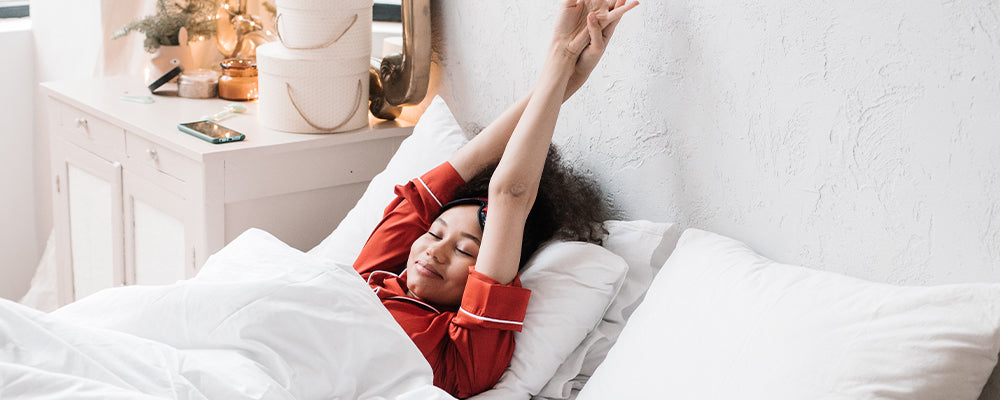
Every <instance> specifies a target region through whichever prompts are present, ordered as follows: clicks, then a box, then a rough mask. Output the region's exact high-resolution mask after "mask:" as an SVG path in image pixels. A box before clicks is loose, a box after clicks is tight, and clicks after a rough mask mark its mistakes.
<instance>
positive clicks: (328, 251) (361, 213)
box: [308, 96, 468, 265]
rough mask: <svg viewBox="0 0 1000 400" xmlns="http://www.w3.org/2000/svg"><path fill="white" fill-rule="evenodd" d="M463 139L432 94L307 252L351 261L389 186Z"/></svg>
mask: <svg viewBox="0 0 1000 400" xmlns="http://www.w3.org/2000/svg"><path fill="white" fill-rule="evenodd" d="M467 141H468V139H467V138H466V137H465V134H464V133H463V132H462V128H461V127H459V126H458V122H457V121H455V117H454V116H453V115H452V114H451V110H449V109H448V105H447V104H445V102H444V100H443V99H441V97H439V96H435V97H434V100H433V101H431V104H430V105H429V106H427V110H425V111H424V113H423V115H421V116H420V120H418V121H417V125H416V126H414V127H413V133H412V134H411V135H410V137H408V138H406V140H403V142H402V143H400V145H399V149H398V150H396V154H394V155H393V156H392V158H391V159H390V160H389V163H388V164H387V165H386V167H385V170H383V171H382V172H380V173H379V174H378V175H375V177H374V178H372V181H371V183H369V184H368V188H367V189H365V193H364V194H363V195H362V196H361V199H359V200H358V203H357V204H356V205H355V206H354V208H352V209H351V211H350V212H348V213H347V215H346V216H345V217H344V219H343V220H341V221H340V224H339V225H337V229H334V230H333V232H331V233H330V235H329V236H327V237H326V238H325V239H323V241H322V242H320V244H318V245H316V247H313V248H312V249H311V250H309V252H308V254H310V255H318V256H322V257H326V258H328V259H331V260H333V261H335V262H338V263H341V264H347V265H353V264H354V260H355V259H356V258H358V254H361V248H362V247H364V245H365V242H366V241H368V236H370V235H371V233H372V230H374V229H375V225H378V222H379V221H380V220H381V219H382V214H383V212H384V211H385V207H386V206H388V205H389V202H391V201H392V199H393V198H394V197H395V194H394V193H393V187H395V186H396V185H401V184H404V183H406V182H407V181H409V180H410V179H413V178H416V177H418V176H420V175H421V174H423V173H424V172H427V171H430V170H431V168H434V167H436V166H438V164H441V163H443V162H445V161H447V160H448V157H450V156H451V154H452V153H454V152H455V151H456V150H458V149H459V148H460V147H462V145H463V144H465V143H466V142H467Z"/></svg>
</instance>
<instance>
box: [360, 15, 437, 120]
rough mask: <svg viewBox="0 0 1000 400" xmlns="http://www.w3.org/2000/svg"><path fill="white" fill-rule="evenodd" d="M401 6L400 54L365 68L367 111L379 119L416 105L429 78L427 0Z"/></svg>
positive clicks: (429, 34)
mask: <svg viewBox="0 0 1000 400" xmlns="http://www.w3.org/2000/svg"><path fill="white" fill-rule="evenodd" d="M401 3H402V5H401V9H400V11H401V14H402V20H403V52H402V53H396V54H390V55H388V56H385V57H384V58H382V59H381V60H379V59H377V58H372V64H371V67H370V69H369V82H370V90H369V99H370V100H371V104H370V106H369V109H370V110H371V112H372V115H374V116H376V117H378V118H382V119H394V118H396V117H398V116H399V114H400V112H402V107H404V106H412V105H417V104H420V102H421V101H422V100H423V99H424V96H426V95H427V86H428V85H429V82H430V76H431V7H430V0H402V2H401Z"/></svg>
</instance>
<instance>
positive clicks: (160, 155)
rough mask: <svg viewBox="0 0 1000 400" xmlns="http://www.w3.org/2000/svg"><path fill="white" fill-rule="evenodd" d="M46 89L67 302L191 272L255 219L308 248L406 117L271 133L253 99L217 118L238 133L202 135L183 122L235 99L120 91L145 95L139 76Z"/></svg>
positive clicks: (391, 144) (356, 190)
mask: <svg viewBox="0 0 1000 400" xmlns="http://www.w3.org/2000/svg"><path fill="white" fill-rule="evenodd" d="M42 87H43V88H44V89H45V93H46V94H47V95H48V96H47V97H48V99H46V100H47V103H46V111H47V112H48V115H47V118H48V119H49V121H50V130H51V135H52V174H53V177H52V184H53V191H54V192H53V193H54V196H53V202H54V207H53V208H54V211H53V212H54V218H53V221H54V225H55V232H56V254H57V257H56V258H57V261H58V265H59V301H60V303H61V304H65V303H68V302H71V301H73V300H75V299H79V298H81V297H83V296H86V295H87V294H90V293H93V292H95V291H97V290H100V289H103V288H106V287H111V286H118V285H127V284H136V283H141V284H164V283H171V282H174V281H176V280H178V279H184V278H187V277H191V276H193V275H194V274H195V273H196V272H197V270H198V268H200V267H201V265H202V264H203V263H204V262H205V259H206V258H207V257H208V256H209V255H210V254H212V253H214V252H215V251H217V250H219V249H220V248H222V246H224V245H225V244H226V243H228V242H229V241H230V240H232V239H233V238H235V237H236V236H238V235H239V234H240V233H242V232H243V231H244V230H246V229H248V228H252V227H257V228H261V229H264V230H266V231H268V232H271V233H272V234H274V235H275V236H277V237H278V238H280V239H282V240H284V241H285V242H286V243H288V244H290V245H292V246H294V247H296V248H298V249H300V250H308V249H309V248H311V247H312V246H314V245H316V244H317V243H319V242H320V241H321V240H322V239H323V238H324V237H325V236H326V235H327V234H329V233H330V232H331V231H332V230H333V228H335V227H336V225H337V223H339V222H340V220H341V219H342V218H343V217H344V215H346V214H347V212H348V211H349V210H350V209H351V207H353V206H354V204H355V203H356V202H357V200H358V198H360V197H361V194H362V193H363V192H364V190H365V187H366V186H367V184H368V182H369V181H370V180H371V178H372V177H374V176H375V174H377V173H378V172H380V171H381V170H382V169H383V168H384V167H385V165H386V163H387V162H388V161H389V158H390V157H392V155H393V153H394V152H395V151H396V149H397V148H398V147H399V144H400V142H401V141H402V140H403V139H404V138H405V137H406V136H407V135H409V134H410V132H411V131H412V124H410V123H407V122H405V121H381V120H377V119H370V123H369V127H368V128H366V129H360V130H358V131H354V132H346V133H338V134H328V135H309V134H293V133H285V132H278V131H274V130H270V129H267V128H264V127H261V126H259V125H258V123H257V118H256V115H257V103H256V102H253V103H244V104H245V105H246V106H247V107H248V111H247V112H246V113H244V114H241V115H238V116H235V117H231V118H229V119H226V120H224V121H222V122H221V124H222V125H225V126H227V127H230V128H233V129H235V130H238V131H240V132H243V133H244V134H246V139H245V140H243V141H240V142H232V143H224V144H210V143H208V142H205V141H202V140H200V139H198V138H195V137H193V136H190V135H188V134H185V133H183V132H181V131H179V130H178V129H177V124H178V123H181V122H190V121H195V120H197V119H199V118H200V117H201V116H203V115H210V114H213V113H215V112H217V111H220V110H222V109H223V107H225V106H226V105H227V104H229V103H230V102H229V101H225V100H221V99H208V100H197V99H184V98H178V97H167V96H153V97H154V99H155V103H153V104H140V103H134V102H128V101H123V100H121V96H123V95H131V96H143V95H148V94H149V92H148V90H147V89H146V88H145V86H144V84H143V81H142V79H141V78H138V77H113V78H101V79H91V80H82V81H70V82H50V83H44V84H42Z"/></svg>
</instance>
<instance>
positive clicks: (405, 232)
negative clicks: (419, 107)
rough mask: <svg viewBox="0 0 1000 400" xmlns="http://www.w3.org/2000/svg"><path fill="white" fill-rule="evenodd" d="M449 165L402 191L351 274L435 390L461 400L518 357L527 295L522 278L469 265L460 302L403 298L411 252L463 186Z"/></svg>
mask: <svg viewBox="0 0 1000 400" xmlns="http://www.w3.org/2000/svg"><path fill="white" fill-rule="evenodd" d="M463 183H464V181H463V180H462V178H461V176H459V175H458V172H456V171H455V168H454V167H452V166H451V164H449V163H447V162H445V163H443V164H441V165H439V166H437V167H436V168H434V169H433V170H431V171H429V172H427V173H426V174H424V175H423V176H421V177H420V178H417V179H413V180H411V181H410V182H408V183H407V184H405V185H399V186H396V199H395V200H393V201H392V203H390V204H389V206H388V207H386V209H385V214H384V216H383V217H382V221H381V222H379V224H378V226H377V227H376V228H375V231H374V232H372V235H371V237H369V238H368V242H367V243H366V244H365V246H364V248H363V249H362V250H361V255H359V256H358V259H357V261H355V262H354V269H355V270H357V271H358V272H359V273H361V276H362V277H363V278H365V279H367V280H368V284H369V285H370V286H371V287H372V290H374V291H375V293H376V294H377V295H378V297H379V299H381V300H382V304H383V305H385V307H386V308H387V309H388V310H389V312H390V313H391V314H392V316H393V317H395V318H396V322H399V325H401V326H402V327H403V330H404V331H406V333H407V334H408V335H409V336H410V339H412V340H413V343H415V344H416V345H417V348H419V349H420V351H421V352H422V353H423V355H424V357H425V358H427V362H428V363H430V365H431V368H433V370H434V385H435V386H437V387H440V388H442V389H444V390H445V391H447V392H448V393H450V394H451V395H452V396H455V397H458V398H465V397H469V396H472V395H474V394H477V393H479V392H482V391H485V390H486V389H489V388H491V387H493V385H494V384H496V382H497V381H498V380H499V379H500V375H501V374H503V372H504V370H506V369H507V365H508V364H509V363H510V358H511V355H512V354H513V353H514V332H515V331H520V330H521V324H522V322H523V321H524V313H525V310H526V309H527V306H528V296H529V294H530V293H531V292H530V291H529V290H528V289H524V288H522V287H521V281H520V278H514V281H513V282H511V283H510V284H509V285H502V284H500V283H499V282H497V281H496V280H494V279H492V278H490V277H489V276H486V275H484V274H481V273H479V272H476V271H475V270H474V268H473V266H469V280H468V282H467V283H466V285H465V292H464V294H463V295H462V303H461V305H460V306H459V307H458V308H442V307H440V306H435V305H432V304H428V303H425V302H423V301H420V300H418V299H415V298H413V297H409V296H407V295H406V291H407V289H406V271H404V270H403V269H404V267H405V266H406V260H407V258H408V256H409V253H410V246H411V245H412V244H413V242H414V241H415V240H417V238H418V237H420V236H421V235H423V234H424V233H426V232H427V230H428V229H430V226H431V223H432V222H434V220H435V219H436V218H437V216H438V214H439V213H440V210H441V206H442V205H444V204H446V203H447V202H448V201H451V200H452V199H451V196H452V191H454V189H455V188H456V187H458V186H459V185H461V184H463Z"/></svg>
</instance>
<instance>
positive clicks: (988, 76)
mask: <svg viewBox="0 0 1000 400" xmlns="http://www.w3.org/2000/svg"><path fill="white" fill-rule="evenodd" d="M556 4H557V2H555V1H545V2H484V1H464V0H438V1H435V2H433V6H432V13H433V19H434V24H435V40H436V44H435V64H434V72H433V75H434V76H433V79H432V90H434V91H435V92H437V93H438V94H440V95H441V96H442V97H444V98H445V100H446V101H447V102H448V104H449V105H450V106H451V107H452V109H453V111H454V112H455V114H456V116H457V118H458V119H459V121H460V122H461V123H462V124H463V126H465V127H466V128H467V130H470V131H474V130H475V129H476V128H477V127H481V126H484V125H485V124H488V123H489V121H491V120H492V119H493V118H494V117H495V116H496V115H498V114H499V113H500V112H501V111H502V110H503V109H504V108H505V107H506V106H507V105H508V104H510V103H511V102H512V101H514V100H515V99H516V98H518V97H519V96H521V95H523V94H524V93H526V92H527V91H528V90H529V89H530V87H531V85H532V84H533V83H534V81H535V79H537V76H538V73H539V70H540V67H541V63H542V59H543V57H544V54H545V51H546V47H547V45H548V39H549V38H550V34H551V27H552V23H553V20H554V16H555V9H556ZM625 18H626V20H625V21H624V22H623V23H622V24H621V25H620V26H619V28H618V31H617V32H616V34H615V37H614V40H613V43H612V45H611V47H610V48H609V50H608V53H607V54H606V56H605V59H604V60H603V61H602V64H601V65H600V66H598V68H597V70H596V71H595V72H594V73H593V75H592V77H591V79H590V81H589V82H588V84H587V86H585V87H584V88H583V89H582V90H581V91H580V92H578V93H577V94H576V95H575V96H574V97H573V98H572V99H570V101H568V102H567V103H566V104H565V105H564V107H563V110H562V112H561V115H560V122H559V124H558V127H557V132H556V138H555V142H556V143H557V145H559V146H561V147H562V149H563V152H564V153H566V154H565V155H566V158H567V159H568V160H571V161H572V162H574V163H575V164H576V165H577V166H578V167H579V168H580V169H581V170H582V171H584V172H585V173H588V174H591V175H592V176H594V177H595V178H596V179H597V180H598V181H599V182H600V183H601V184H602V187H603V189H604V190H605V191H606V193H607V195H608V196H609V198H610V199H611V200H613V203H614V204H615V205H616V206H617V208H618V209H619V210H620V211H621V212H622V217H623V218H625V219H649V220H654V221H670V222H677V223H679V224H681V225H682V226H683V227H696V228H700V229H706V230H710V231H714V232H718V233H721V234H725V235H728V236H731V237H734V238H737V239H739V240H742V241H744V242H746V243H748V244H749V245H750V246H751V247H752V248H754V249H755V250H757V251H758V252H760V253H762V254H764V255H766V256H768V257H771V258H773V259H775V260H778V261H781V262H785V263H792V264H800V265H806V266H810V267H814V268H820V269H826V270H832V271H837V272H841V273H846V274H848V275H852V276H857V277H861V278H866V279H872V280H875V281H881V282H888V283H896V284H913V285H923V284H941V283H956V282H974V281H988V282H1000V3H998V2H996V1H994V0H951V1H949V0H933V1H932V0H885V1H880V2H868V1H854V0H847V1H841V0H798V1H790V0H777V1H761V0H749V1H743V2H736V3H734V2H729V1H720V0H699V1H688V0H680V1H670V2H664V1H652V0H651V1H646V2H643V4H642V5H640V6H639V7H638V8H637V9H635V10H633V11H632V12H630V13H629V14H628V15H626V17H625Z"/></svg>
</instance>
